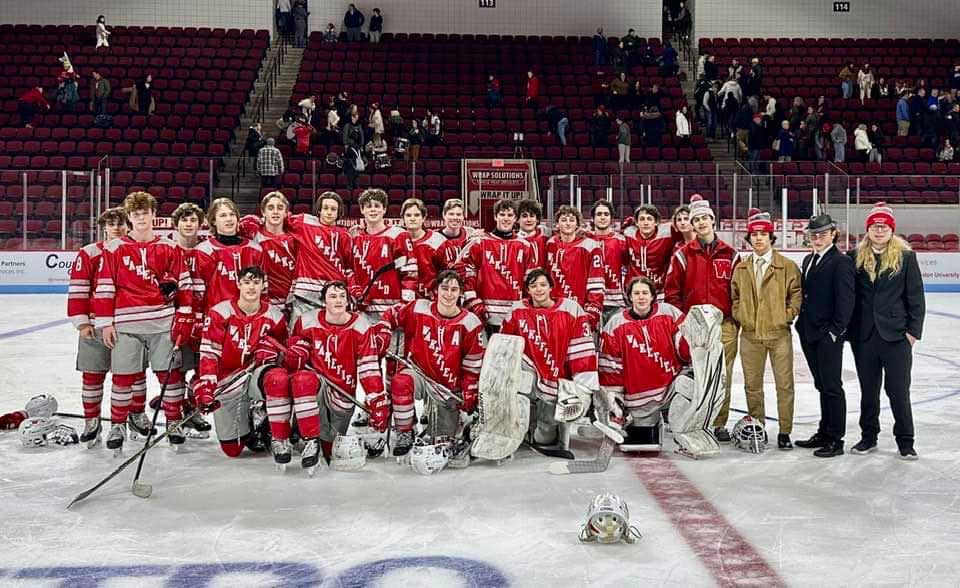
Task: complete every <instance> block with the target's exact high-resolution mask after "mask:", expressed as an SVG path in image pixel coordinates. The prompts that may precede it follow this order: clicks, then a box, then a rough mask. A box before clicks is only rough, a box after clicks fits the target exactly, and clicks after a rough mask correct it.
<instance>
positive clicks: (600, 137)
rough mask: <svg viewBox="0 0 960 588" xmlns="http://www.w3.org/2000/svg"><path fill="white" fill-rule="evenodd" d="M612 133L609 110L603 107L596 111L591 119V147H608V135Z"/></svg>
mask: <svg viewBox="0 0 960 588" xmlns="http://www.w3.org/2000/svg"><path fill="white" fill-rule="evenodd" d="M609 133H610V117H609V116H608V115H607V110H606V109H605V108H603V107H602V106H601V107H599V108H597V110H595V111H594V113H593V117H592V118H591V119H590V145H591V146H593V147H606V146H607V135H608V134H609Z"/></svg>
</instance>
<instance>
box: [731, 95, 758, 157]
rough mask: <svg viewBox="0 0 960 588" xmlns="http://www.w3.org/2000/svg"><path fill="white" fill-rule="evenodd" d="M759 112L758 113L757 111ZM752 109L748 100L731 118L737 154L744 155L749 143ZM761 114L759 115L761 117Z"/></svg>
mask: <svg viewBox="0 0 960 588" xmlns="http://www.w3.org/2000/svg"><path fill="white" fill-rule="evenodd" d="M758 114H759V113H758ZM753 116H754V112H753V109H752V108H750V104H749V103H748V102H744V103H742V104H741V105H740V109H739V110H737V114H736V115H734V118H733V130H734V132H735V133H736V146H737V156H738V157H746V156H747V151H748V145H749V141H748V139H749V137H750V128H751V125H752V124H753ZM762 116H763V115H761V118H762Z"/></svg>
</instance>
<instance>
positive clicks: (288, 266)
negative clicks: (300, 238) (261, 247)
mask: <svg viewBox="0 0 960 588" xmlns="http://www.w3.org/2000/svg"><path fill="white" fill-rule="evenodd" d="M267 257H269V258H270V261H272V262H274V263H276V264H277V265H279V266H280V267H282V268H283V269H285V270H287V271H291V272H292V271H293V270H294V269H296V263H295V262H294V261H293V259H291V258H290V257H288V256H286V255H281V254H280V252H279V251H277V250H275V249H270V250H268V251H267Z"/></svg>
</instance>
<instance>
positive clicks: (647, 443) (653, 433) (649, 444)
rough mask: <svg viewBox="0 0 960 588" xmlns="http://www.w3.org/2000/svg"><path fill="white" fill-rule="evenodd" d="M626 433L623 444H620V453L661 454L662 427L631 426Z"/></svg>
mask: <svg viewBox="0 0 960 588" xmlns="http://www.w3.org/2000/svg"><path fill="white" fill-rule="evenodd" d="M624 432H625V433H626V435H625V436H624V440H623V443H621V444H620V451H624V452H638V453H660V450H661V448H662V447H661V443H660V425H654V426H652V427H640V426H631V427H627V428H626V429H625V430H624Z"/></svg>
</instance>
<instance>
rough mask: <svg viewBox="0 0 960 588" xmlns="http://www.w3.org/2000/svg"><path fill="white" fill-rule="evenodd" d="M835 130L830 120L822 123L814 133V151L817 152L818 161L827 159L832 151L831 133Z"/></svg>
mask: <svg viewBox="0 0 960 588" xmlns="http://www.w3.org/2000/svg"><path fill="white" fill-rule="evenodd" d="M832 132H833V125H831V124H830V123H828V122H825V123H823V124H821V125H820V126H819V127H818V128H817V130H816V131H814V133H813V151H814V153H815V154H816V157H817V161H826V160H827V155H828V154H829V152H830V143H831V142H832V141H831V139H830V134H831V133H832Z"/></svg>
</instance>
